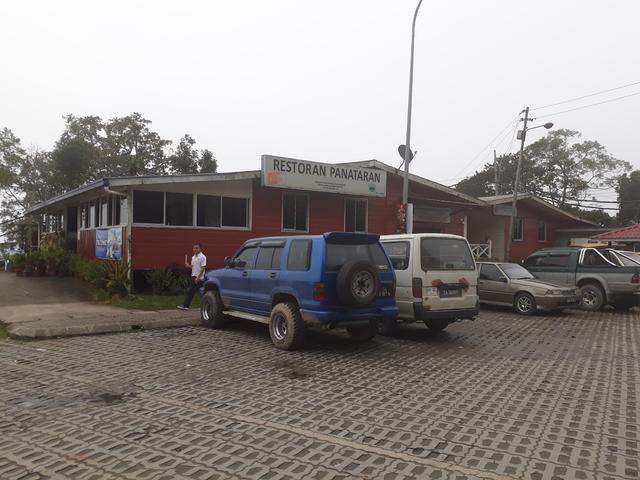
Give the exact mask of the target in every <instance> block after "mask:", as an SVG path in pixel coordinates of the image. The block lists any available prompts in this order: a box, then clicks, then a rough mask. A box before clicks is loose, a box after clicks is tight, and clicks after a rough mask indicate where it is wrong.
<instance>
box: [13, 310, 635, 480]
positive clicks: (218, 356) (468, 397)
mask: <svg viewBox="0 0 640 480" xmlns="http://www.w3.org/2000/svg"><path fill="white" fill-rule="evenodd" d="M639 337H640V314H639V313H638V312H637V311H636V312H635V313H626V314H621V313H616V312H605V313H598V314H585V313H580V312H573V313H567V314H564V315H557V316H539V317H533V318H524V317H517V316H516V315H514V314H513V313H511V312H508V311H504V310H485V311H483V313H482V316H481V318H480V319H479V320H477V321H476V322H463V323H460V324H457V325H454V326H452V327H450V330H448V331H447V332H445V333H443V334H440V335H433V334H431V333H429V332H428V330H427V329H426V328H424V327H422V326H415V327H414V326H412V327H405V328H403V329H402V330H401V332H400V334H399V335H398V336H397V337H395V338H377V339H376V340H375V341H373V342H371V343H368V344H361V345H357V344H354V343H352V342H351V341H350V340H348V339H347V338H346V337H344V336H341V335H340V334H333V333H331V334H329V333H318V334H314V335H313V336H312V338H311V341H310V344H309V346H308V348H307V350H305V351H301V352H282V351H279V350H276V349H275V348H274V347H273V346H272V345H271V343H270V341H269V338H268V333H267V330H266V328H265V327H264V326H263V325H254V324H250V323H245V322H240V323H236V324H234V325H233V326H231V327H230V328H228V329H226V330H223V331H212V330H206V329H203V328H199V327H189V328H181V329H174V330H161V331H159V330H156V331H141V332H135V333H130V334H116V335H103V336H95V337H77V338H66V339H60V340H47V341H39V342H16V341H11V340H4V341H0V368H1V370H0V375H1V376H0V478H1V479H2V480H4V479H25V480H26V479H37V478H65V479H66V478H71V479H109V478H114V479H149V480H152V479H154V480H160V479H197V480H204V479H215V478H238V479H269V480H275V479H285V478H304V479H335V478H354V479H378V478H380V479H389V480H392V479H394V480H395V479H398V480H399V479H413V478H416V479H422V478H426V479H443V480H444V479H452V480H464V479H477V478H482V479H490V480H507V479H515V478H526V479H533V480H540V479H553V478H560V479H580V480H581V479H585V480H588V479H596V478H597V479H612V480H613V479H623V478H626V479H634V478H638V475H639V474H638V471H639V467H638V462H639V458H640V455H639V454H638V441H639V439H638V434H639V432H638V413H639V412H638V410H639V408H638V395H639V393H640V385H639V383H638V381H639V375H640V373H639V372H640V368H639V367H640V356H639V352H638V349H639V347H640V338H639Z"/></svg>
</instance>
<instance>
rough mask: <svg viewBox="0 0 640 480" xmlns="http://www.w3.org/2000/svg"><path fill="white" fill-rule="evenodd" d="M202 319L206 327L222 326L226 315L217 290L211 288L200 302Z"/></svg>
mask: <svg viewBox="0 0 640 480" xmlns="http://www.w3.org/2000/svg"><path fill="white" fill-rule="evenodd" d="M200 320H201V321H202V324H203V325H204V326H205V327H209V328H222V327H223V326H224V322H225V315H224V313H222V300H220V294H219V293H218V292H217V291H216V290H209V291H208V292H206V293H205V294H204V295H203V297H202V302H200Z"/></svg>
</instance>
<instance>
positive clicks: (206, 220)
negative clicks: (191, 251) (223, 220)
mask: <svg viewBox="0 0 640 480" xmlns="http://www.w3.org/2000/svg"><path fill="white" fill-rule="evenodd" d="M220 203H221V199H220V197H218V196H217V195H200V194H198V226H199V227H219V226H220Z"/></svg>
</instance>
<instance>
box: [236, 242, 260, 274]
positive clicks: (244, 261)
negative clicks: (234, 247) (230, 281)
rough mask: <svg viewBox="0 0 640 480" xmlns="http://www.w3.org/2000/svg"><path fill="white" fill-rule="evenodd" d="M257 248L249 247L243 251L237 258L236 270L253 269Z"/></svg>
mask: <svg viewBox="0 0 640 480" xmlns="http://www.w3.org/2000/svg"><path fill="white" fill-rule="evenodd" d="M256 250H258V248H257V247H247V248H245V249H244V250H242V251H241V252H240V253H239V254H238V255H236V258H235V268H245V269H251V268H253V257H255V255H256Z"/></svg>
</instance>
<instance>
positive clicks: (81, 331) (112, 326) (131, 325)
mask: <svg viewBox="0 0 640 480" xmlns="http://www.w3.org/2000/svg"><path fill="white" fill-rule="evenodd" d="M150 313H151V314H150V315H149V317H150V318H144V317H145V316H146V315H127V316H126V317H124V318H123V317H118V318H112V319H109V318H104V319H99V320H95V319H93V318H91V319H84V320H83V319H74V320H73V321H71V322H61V321H59V320H58V321H50V322H47V321H46V320H40V321H37V322H36V321H34V322H20V323H13V324H11V325H9V326H8V327H7V333H8V335H9V338H12V339H15V340H37V339H45V338H55V337H74V336H80V335H99V334H103V333H120V332H131V331H137V330H150V329H155V328H176V327H190V326H196V325H200V324H201V323H200V317H199V316H197V315H193V316H191V315H190V316H189V317H185V316H175V317H174V316H170V317H168V318H154V317H155V316H153V315H152V314H153V313H158V312H150Z"/></svg>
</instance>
